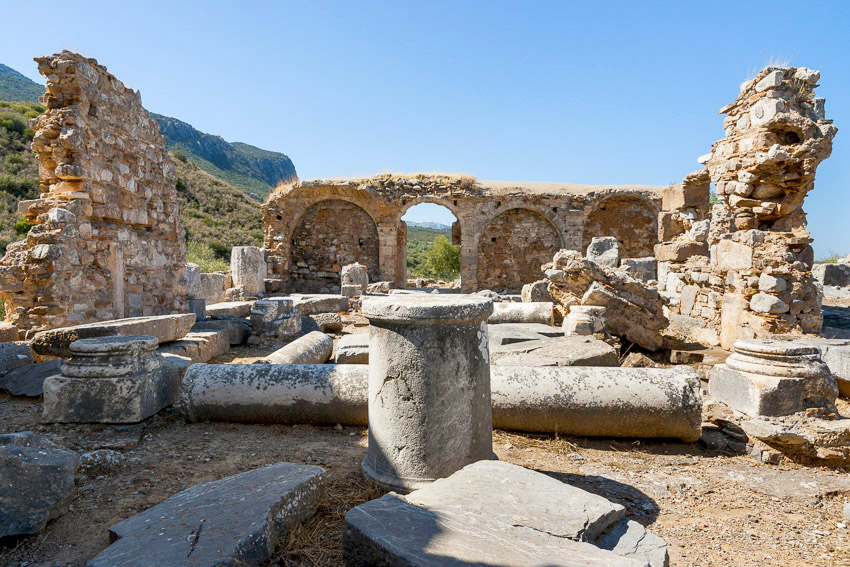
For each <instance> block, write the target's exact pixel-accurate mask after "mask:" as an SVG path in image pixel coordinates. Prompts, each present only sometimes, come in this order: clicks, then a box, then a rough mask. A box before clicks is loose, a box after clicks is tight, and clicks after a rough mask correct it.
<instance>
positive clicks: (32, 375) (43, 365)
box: [0, 358, 65, 398]
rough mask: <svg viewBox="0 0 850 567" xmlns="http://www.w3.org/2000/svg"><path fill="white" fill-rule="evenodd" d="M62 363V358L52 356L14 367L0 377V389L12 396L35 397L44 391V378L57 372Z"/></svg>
mask: <svg viewBox="0 0 850 567" xmlns="http://www.w3.org/2000/svg"><path fill="white" fill-rule="evenodd" d="M64 363H65V361H64V360H62V359H60V358H54V359H53V360H48V361H46V362H39V363H38V364H30V365H28V366H22V367H21V368H16V369H15V370H12V371H11V372H9V373H8V374H6V375H5V376H3V377H2V378H0V390H6V391H7V392H9V393H10V394H11V395H13V396H25V397H30V398H36V397H38V396H40V395H42V394H43V393H44V380H45V379H46V378H47V377H48V376H53V375H55V374H59V371H60V370H61V369H62V365H63V364H64Z"/></svg>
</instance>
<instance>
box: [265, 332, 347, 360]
mask: <svg viewBox="0 0 850 567" xmlns="http://www.w3.org/2000/svg"><path fill="white" fill-rule="evenodd" d="M333 348H334V341H333V339H332V338H330V337H329V336H327V335H326V334H324V333H322V332H321V331H312V332H310V333H307V334H306V335H304V336H302V337H299V338H297V339H295V340H294V341H292V342H291V343H289V344H288V345H286V346H284V347H281V348H279V349H278V350H276V351H274V352H273V353H271V354H269V355H267V356H265V357H264V358H262V359H260V360H258V361H256V362H255V363H254V364H324V363H325V362H327V361H328V359H329V358H330V357H331V353H333Z"/></svg>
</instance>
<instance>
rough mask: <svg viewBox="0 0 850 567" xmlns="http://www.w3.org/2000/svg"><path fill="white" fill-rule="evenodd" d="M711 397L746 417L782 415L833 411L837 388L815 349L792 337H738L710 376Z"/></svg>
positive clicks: (709, 388)
mask: <svg viewBox="0 0 850 567" xmlns="http://www.w3.org/2000/svg"><path fill="white" fill-rule="evenodd" d="M708 391H709V394H711V397H713V398H714V399H716V400H717V401H719V402H723V403H724V404H726V405H728V406H729V407H731V408H732V409H735V410H738V411H740V412H742V413H745V414H747V415H750V416H753V417H758V416H783V415H789V414H792V413H796V412H801V411H805V410H806V409H807V408H810V407H822V408H827V409H830V408H831V409H832V410H834V409H835V398H836V397H837V396H838V386H837V384H836V382H835V378H834V377H833V376H832V374H831V373H830V372H829V368H828V367H827V366H826V365H825V364H824V363H823V361H822V360H821V359H820V353H819V351H818V348H817V347H815V346H811V345H806V344H802V343H797V342H795V341H780V340H738V341H735V353H734V354H732V355H731V356H730V357H729V358H727V359H726V362H725V363H724V364H719V365H717V366H715V367H714V368H713V369H712V371H711V375H710V379H709V384H708Z"/></svg>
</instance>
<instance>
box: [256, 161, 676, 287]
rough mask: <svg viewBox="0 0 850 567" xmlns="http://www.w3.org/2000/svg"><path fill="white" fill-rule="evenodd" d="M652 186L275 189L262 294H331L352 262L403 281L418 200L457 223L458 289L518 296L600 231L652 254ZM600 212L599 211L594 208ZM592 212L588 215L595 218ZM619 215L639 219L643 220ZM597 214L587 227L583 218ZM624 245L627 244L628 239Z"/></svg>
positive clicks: (414, 180) (407, 182) (398, 183)
mask: <svg viewBox="0 0 850 567" xmlns="http://www.w3.org/2000/svg"><path fill="white" fill-rule="evenodd" d="M661 191H662V188H659V187H640V186H635V187H613V188H612V187H604V186H599V187H595V186H575V185H565V184H526V185H523V184H521V183H519V184H512V183H488V182H478V181H476V180H474V179H471V178H468V177H460V176H440V175H413V176H394V175H390V174H385V175H380V176H377V177H374V178H371V179H358V180H345V181H322V180H317V181H305V182H300V183H296V184H294V185H289V186H286V187H281V188H279V189H278V190H277V191H276V192H275V193H274V194H273V195H272V196H271V198H270V199H269V201H268V202H267V203H266V204H265V205H263V219H264V224H265V249H266V254H267V261H268V264H269V279H268V280H267V291H269V292H295V291H298V292H314V293H315V292H326V293H327V292H337V290H338V286H339V271H340V269H341V267H342V266H343V265H345V264H348V263H351V262H354V261H357V262H360V263H361V264H364V265H366V266H368V268H369V279H370V280H371V281H389V282H392V283H393V284H394V285H395V286H396V287H404V285H405V280H406V246H405V243H406V230H407V227H406V224H405V223H404V222H403V221H402V220H401V217H402V216H403V215H404V214H405V212H406V211H407V210H408V209H409V208H410V207H412V206H414V205H416V204H419V203H436V204H439V205H443V206H445V207H446V208H448V209H449V210H450V211H451V212H452V214H453V215H454V216H455V218H456V219H457V221H456V222H455V223H454V225H453V227H452V241H453V243H454V244H456V245H459V246H460V263H461V289H462V290H463V291H475V290H479V289H493V290H498V291H509V292H514V293H516V292H519V290H520V289H521V287H522V285H524V284H526V283H529V282H532V281H535V280H539V279H540V278H541V276H542V274H541V271H540V267H541V266H542V265H543V264H545V263H547V262H551V260H552V257H553V256H554V254H555V253H556V252H557V251H558V250H560V249H562V248H566V249H570V250H580V249H583V248H584V242H585V241H589V240H590V237H591V236H598V235H599V234H595V233H594V234H589V233H588V230H592V231H594V232H595V231H597V230H601V231H603V232H604V234H605V235H613V236H616V237H618V238H619V239H621V241H623V242H624V244H625V243H627V242H631V241H632V240H633V239H634V240H636V241H639V242H641V243H643V244H641V245H640V246H639V247H637V248H636V250H639V251H640V252H641V253H647V255H651V251H652V246H653V245H654V244H655V243H656V242H657V227H656V218H657V215H658V212H659V210H660V208H661V198H660V193H661ZM606 209H607V211H608V212H607V213H605V214H599V211H605V210H606ZM594 215H596V216H594ZM623 215H627V216H633V217H635V218H643V219H646V223H645V224H644V225H643V226H636V225H632V224H628V223H625V224H624V223H623V222H622V217H623ZM589 218H595V219H597V220H596V221H595V222H594V223H591V224H589V223H588V219H589ZM626 246H627V249H630V248H628V246H630V245H628V244H626Z"/></svg>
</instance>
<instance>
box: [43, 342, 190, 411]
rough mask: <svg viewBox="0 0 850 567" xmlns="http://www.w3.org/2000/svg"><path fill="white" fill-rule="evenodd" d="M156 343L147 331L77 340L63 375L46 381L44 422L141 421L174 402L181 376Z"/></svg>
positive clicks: (62, 372) (62, 371)
mask: <svg viewBox="0 0 850 567" xmlns="http://www.w3.org/2000/svg"><path fill="white" fill-rule="evenodd" d="M156 347H157V340H156V337H152V336H144V335H143V336H121V337H101V338H94V339H81V340H78V341H75V342H73V343H72V344H71V345H70V351H71V360H69V361H68V362H67V363H66V364H65V365H64V366H63V367H62V370H61V374H60V375H57V376H51V377H49V378H47V379H46V380H45V381H44V408H43V419H44V421H46V422H59V423H92V422H94V423H136V422H139V421H142V420H144V419H146V418H148V417H150V416H152V415H153V414H155V413H157V412H158V411H160V410H161V409H163V408H164V407H167V406H169V405H171V404H172V403H173V402H174V401H175V400H176V399H177V394H178V391H179V388H180V376H179V374H178V373H177V372H175V368H174V367H173V366H169V365H166V364H165V361H164V360H163V358H162V356H161V355H159V354H157V353H156V352H155V349H156Z"/></svg>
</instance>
